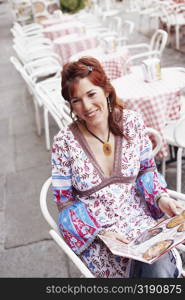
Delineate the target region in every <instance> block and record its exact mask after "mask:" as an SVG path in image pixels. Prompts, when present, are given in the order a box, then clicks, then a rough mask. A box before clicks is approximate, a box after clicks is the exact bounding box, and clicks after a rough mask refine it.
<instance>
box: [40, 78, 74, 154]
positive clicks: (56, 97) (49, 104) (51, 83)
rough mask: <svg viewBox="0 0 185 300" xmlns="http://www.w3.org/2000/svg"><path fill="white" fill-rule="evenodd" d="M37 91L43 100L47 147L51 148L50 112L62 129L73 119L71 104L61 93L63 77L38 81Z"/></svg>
mask: <svg viewBox="0 0 185 300" xmlns="http://www.w3.org/2000/svg"><path fill="white" fill-rule="evenodd" d="M35 93H36V95H37V96H38V97H39V98H40V99H42V102H43V108H44V129H45V140H46V149H47V150H50V148H51V144H50V130H49V129H50V128H49V116H48V114H49V113H50V115H51V116H52V117H53V119H54V120H55V122H56V123H57V125H58V127H59V128H60V129H62V128H64V127H65V126H66V125H68V124H69V123H71V121H72V119H71V117H70V109H69V106H68V105H67V102H66V101H65V100H64V99H63V97H62V95H61V78H50V79H48V80H44V81H41V82H39V83H37V85H36V89H35Z"/></svg>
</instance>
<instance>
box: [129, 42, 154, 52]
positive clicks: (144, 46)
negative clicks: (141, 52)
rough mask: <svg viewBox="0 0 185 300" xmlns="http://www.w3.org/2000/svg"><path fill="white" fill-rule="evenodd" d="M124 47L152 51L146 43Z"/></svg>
mask: <svg viewBox="0 0 185 300" xmlns="http://www.w3.org/2000/svg"><path fill="white" fill-rule="evenodd" d="M124 47H125V48H127V49H139V48H147V50H150V46H149V45H148V44H145V43H140V44H133V45H126V46H124Z"/></svg>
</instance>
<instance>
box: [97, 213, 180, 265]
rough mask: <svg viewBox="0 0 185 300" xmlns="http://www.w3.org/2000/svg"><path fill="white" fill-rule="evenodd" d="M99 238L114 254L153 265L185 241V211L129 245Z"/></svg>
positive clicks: (146, 232) (106, 238)
mask: <svg viewBox="0 0 185 300" xmlns="http://www.w3.org/2000/svg"><path fill="white" fill-rule="evenodd" d="M98 236H99V238H100V239H101V240H102V241H103V242H104V243H105V245H106V246H107V247H108V248H109V249H110V251H111V252H112V253H113V254H115V255H118V256H124V257H128V258H132V259H135V260H139V261H142V262H145V263H148V264H152V263H153V262H154V261H156V260H157V259H158V258H159V257H160V256H161V255H163V254H164V253H166V252H167V251H169V250H170V249H172V248H173V247H175V246H177V245H178V244H180V243H182V242H183V241H184V240H185V210H184V211H183V212H182V213H181V214H180V215H178V216H175V217H171V218H168V219H166V220H164V221H162V222H160V223H158V224H157V225H155V226H154V227H152V228H149V229H148V230H146V231H144V232H143V233H142V234H141V235H139V236H138V237H137V238H135V239H134V240H132V241H131V242H130V243H128V244H125V243H123V242H121V241H119V240H114V239H112V238H110V237H106V236H103V235H100V234H99V235H98Z"/></svg>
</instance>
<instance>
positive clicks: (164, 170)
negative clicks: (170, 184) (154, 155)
mask: <svg viewBox="0 0 185 300" xmlns="http://www.w3.org/2000/svg"><path fill="white" fill-rule="evenodd" d="M161 172H162V175H163V176H164V178H165V174H166V159H165V158H163V159H162V165H161Z"/></svg>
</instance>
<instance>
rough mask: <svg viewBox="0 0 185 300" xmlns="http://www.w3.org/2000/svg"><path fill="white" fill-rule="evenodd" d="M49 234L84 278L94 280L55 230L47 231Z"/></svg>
mask: <svg viewBox="0 0 185 300" xmlns="http://www.w3.org/2000/svg"><path fill="white" fill-rule="evenodd" d="M49 234H50V235H51V236H52V238H53V239H54V241H55V242H56V243H57V245H58V246H59V247H60V248H61V249H62V250H63V251H64V252H65V254H66V255H67V256H68V257H69V258H70V259H71V260H72V262H73V263H74V264H75V266H76V267H77V268H78V269H79V270H80V271H81V273H82V274H83V275H84V276H85V277H86V278H94V275H93V274H92V273H91V272H90V271H89V269H88V268H87V267H86V265H85V264H84V263H83V262H82V261H81V259H80V258H79V257H78V256H77V255H76V254H75V253H74V252H73V250H72V249H71V248H70V247H69V246H68V245H67V243H66V242H65V241H64V240H63V238H62V237H61V236H60V235H59V234H58V233H57V232H56V231H55V230H53V229H51V230H50V231H49Z"/></svg>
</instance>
